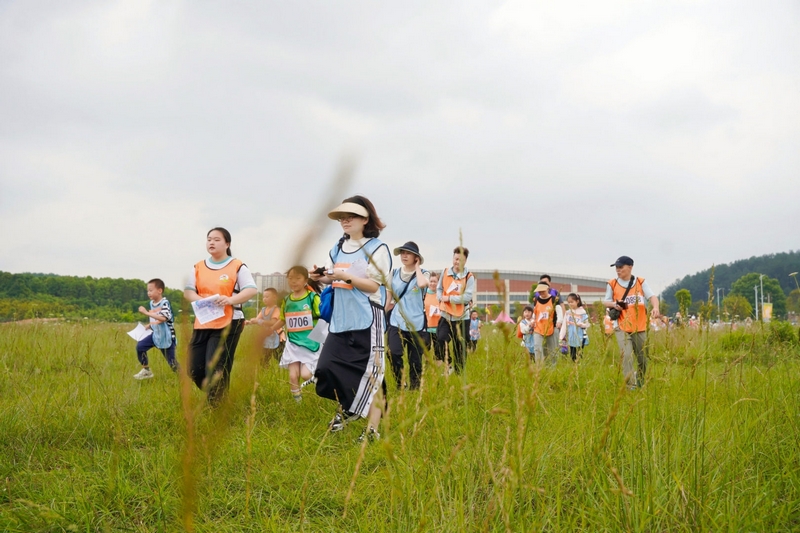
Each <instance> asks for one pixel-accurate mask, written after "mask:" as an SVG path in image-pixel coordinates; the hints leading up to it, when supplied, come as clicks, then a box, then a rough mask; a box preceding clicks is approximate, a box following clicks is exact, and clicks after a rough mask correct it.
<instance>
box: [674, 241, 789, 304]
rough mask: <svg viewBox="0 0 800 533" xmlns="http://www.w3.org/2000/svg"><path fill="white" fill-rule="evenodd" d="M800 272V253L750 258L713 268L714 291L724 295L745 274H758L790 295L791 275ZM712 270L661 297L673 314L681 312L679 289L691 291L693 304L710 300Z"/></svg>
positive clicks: (680, 283) (689, 278)
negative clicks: (776, 283)
mask: <svg viewBox="0 0 800 533" xmlns="http://www.w3.org/2000/svg"><path fill="white" fill-rule="evenodd" d="M798 270H800V251H789V252H782V253H778V254H769V255H761V256H758V257H751V258H749V259H740V260H739V261H734V262H733V263H728V264H722V265H716V266H715V267H714V288H715V289H716V288H719V287H722V288H724V289H725V293H724V294H725V295H727V294H728V290H729V289H730V287H731V284H732V283H733V282H734V281H736V280H737V279H739V278H741V277H742V276H744V275H745V274H749V273H751V272H756V273H758V274H764V275H765V276H769V277H771V278H774V279H776V280H778V283H780V285H781V288H782V289H783V292H784V293H785V294H786V295H787V296H788V295H789V293H790V292H791V291H792V290H794V289H796V288H797V286H796V285H795V280H794V279H793V278H792V277H791V276H789V274H791V273H792V272H797V271H798ZM710 276H711V269H710V268H707V269H706V270H703V271H702V272H698V273H697V274H692V275H691V276H685V277H684V278H683V279H680V280H677V281H675V282H674V283H672V284H670V285H669V286H667V288H665V289H664V290H663V291H662V292H661V298H662V299H663V300H664V301H666V303H667V305H668V306H669V309H670V310H671V312H675V311H676V310H677V309H678V303H677V301H676V300H675V293H676V292H678V291H679V290H680V289H688V290H689V292H691V293H692V301H693V302H697V301H699V300H708V282H709V278H710ZM720 296H722V294H720Z"/></svg>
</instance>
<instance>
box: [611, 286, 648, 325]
mask: <svg viewBox="0 0 800 533" xmlns="http://www.w3.org/2000/svg"><path fill="white" fill-rule="evenodd" d="M642 283H644V279H642V278H636V283H634V285H633V287H631V290H630V291H628V296H627V297H626V298H625V303H627V304H628V308H627V309H623V310H622V312H621V313H620V315H619V320H617V324H619V329H621V330H622V331H624V332H626V333H637V332H640V331H647V300H646V299H645V297H644V290H643V289H642ZM608 284H609V285H611V290H612V291H613V293H614V301H615V302H617V301H619V300H622V296H623V295H624V294H625V287H623V286H622V285H620V284H619V283H617V280H616V279H611V280H608Z"/></svg>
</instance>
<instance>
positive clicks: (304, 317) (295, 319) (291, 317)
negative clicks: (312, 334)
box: [286, 310, 314, 332]
mask: <svg viewBox="0 0 800 533" xmlns="http://www.w3.org/2000/svg"><path fill="white" fill-rule="evenodd" d="M312 329H314V319H313V318H312V316H311V311H310V310H307V311H297V312H294V313H286V331H289V332H295V331H311V330H312Z"/></svg>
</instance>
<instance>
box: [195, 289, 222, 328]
mask: <svg viewBox="0 0 800 533" xmlns="http://www.w3.org/2000/svg"><path fill="white" fill-rule="evenodd" d="M217 299H219V294H215V295H214V296H209V297H208V298H203V299H201V300H197V301H194V302H192V309H194V316H195V317H197V321H198V322H200V323H201V324H208V323H209V322H211V321H212V320H216V319H218V318H222V317H223V316H225V307H224V306H222V305H217Z"/></svg>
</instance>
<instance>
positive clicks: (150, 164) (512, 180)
mask: <svg viewBox="0 0 800 533" xmlns="http://www.w3.org/2000/svg"><path fill="white" fill-rule="evenodd" d="M799 95H800V4H798V3H797V2H796V1H784V2H781V1H776V2H752V1H750V2H734V1H730V0H720V1H707V2H704V1H697V2H693V1H677V2H665V1H652V2H648V1H631V2H627V1H612V2H599V1H596V0H594V1H587V2H576V1H561V2H552V1H547V2H538V3H534V2H528V1H508V2H492V3H487V2H469V1H459V2H451V3H442V2H434V1H430V0H426V1H424V2H415V1H411V2H409V1H406V2H402V3H401V2H395V3H392V4H390V3H388V2H371V1H370V2H329V1H325V2H303V3H301V2H246V3H244V2H241V3H235V2H224V3H219V2H201V1H184V2H181V1H171V0H161V1H158V2H148V1H144V0H130V1H128V0H126V1H117V2H109V1H101V2H72V1H68V0H63V1H59V2H37V1H30V0H29V1H24V2H23V1H6V2H2V3H0V237H1V238H2V241H3V244H4V246H3V250H4V251H3V252H2V253H0V270H5V271H11V272H53V273H58V274H70V275H92V276H112V277H136V278H141V279H145V280H146V279H149V278H151V277H156V276H158V277H162V278H163V279H164V280H165V281H166V282H167V284H168V285H170V286H172V287H181V286H182V284H183V278H184V275H185V273H187V272H188V271H190V269H191V266H192V265H193V264H194V263H195V262H196V261H198V260H200V259H202V258H204V257H205V256H206V252H205V236H206V232H207V231H208V229H210V228H211V227H213V226H218V225H219V226H224V227H226V228H228V229H229V230H230V231H231V233H232V234H233V251H234V253H235V255H237V256H238V257H240V258H241V259H242V260H244V261H245V263H247V264H248V265H249V266H250V267H251V270H253V271H260V272H272V271H275V270H285V269H286V268H287V267H289V266H290V265H289V264H288V262H289V261H291V256H292V252H293V250H294V246H293V244H292V243H293V242H294V241H295V240H296V239H297V238H298V237H299V235H301V234H302V232H303V231H304V229H305V228H306V227H307V226H308V222H309V220H310V219H311V218H312V217H313V216H314V215H315V214H316V213H317V212H318V210H319V209H320V208H321V207H322V206H323V205H325V204H326V203H330V202H332V201H338V200H340V199H341V197H343V196H345V195H349V194H353V193H362V194H364V195H366V196H368V197H369V198H371V199H372V200H373V201H374V203H375V205H376V207H377V209H378V212H379V214H380V216H381V217H382V218H383V220H384V222H385V223H386V224H387V228H386V230H385V232H384V233H383V235H382V238H383V240H385V241H386V242H387V243H389V244H390V246H392V247H394V246H398V245H400V244H402V243H403V242H405V241H407V240H415V241H416V242H417V243H419V245H420V248H421V249H422V251H423V255H424V256H425V257H426V264H427V265H428V266H430V267H435V268H441V267H442V266H444V265H445V263H447V262H448V261H449V258H450V256H451V253H450V252H451V250H452V248H453V246H454V245H456V244H457V243H458V239H459V230H461V231H462V233H463V238H464V244H465V245H466V246H468V247H469V248H470V250H471V256H470V260H469V266H471V267H473V268H501V269H519V270H536V271H541V270H545V271H550V272H555V273H567V274H576V275H587V276H599V277H606V276H611V275H612V274H613V269H610V268H609V267H608V265H609V263H611V262H612V261H613V260H614V259H615V258H616V257H617V256H619V255H622V254H627V255H630V256H632V257H633V258H634V260H635V261H636V266H635V267H634V273H637V274H639V275H641V276H643V277H645V278H647V279H648V280H649V281H650V282H651V284H652V285H653V287H654V288H655V289H657V290H660V289H662V288H663V287H664V286H666V285H667V284H669V283H670V282H672V281H673V280H675V279H676V278H677V277H682V276H683V275H685V274H688V273H694V272H696V271H698V270H701V269H704V268H707V267H709V266H711V264H712V263H723V262H729V261H733V260H736V259H741V258H744V257H749V256H752V255H760V254H765V253H773V252H780V251H787V250H790V249H797V248H800V245H799V244H798V243H800V239H798V236H797V228H799V227H800V209H798V193H800V180H798V177H800V176H798V174H799V172H798V171H799V170H800V149H799V148H800V96H799ZM348 151H349V152H350V153H354V154H356V159H357V163H358V164H357V168H356V172H355V175H354V179H353V183H352V184H351V185H350V187H349V189H348V190H347V191H344V192H343V193H342V194H339V195H337V196H338V197H337V198H333V199H331V198H325V196H326V194H325V191H326V190H327V188H328V186H329V183H330V181H331V178H332V176H333V175H334V172H335V169H336V167H337V165H338V163H339V161H340V159H341V157H342V155H343V154H344V153H346V152H348ZM325 228H326V229H325V231H324V232H322V233H321V234H320V238H319V240H318V243H317V245H316V248H315V249H314V250H313V251H312V253H311V254H309V256H308V262H309V263H312V262H319V261H322V260H324V256H325V253H326V251H327V249H329V248H330V246H331V245H332V244H333V243H334V241H335V240H336V239H337V238H338V236H339V235H338V223H336V222H329V223H328V224H326V225H325Z"/></svg>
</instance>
